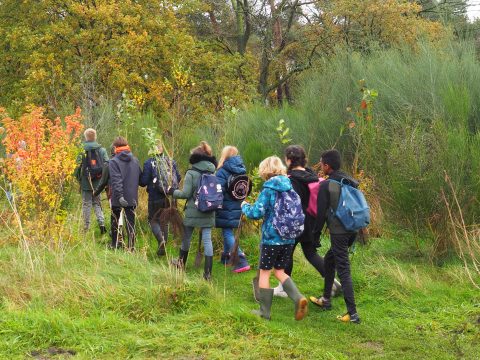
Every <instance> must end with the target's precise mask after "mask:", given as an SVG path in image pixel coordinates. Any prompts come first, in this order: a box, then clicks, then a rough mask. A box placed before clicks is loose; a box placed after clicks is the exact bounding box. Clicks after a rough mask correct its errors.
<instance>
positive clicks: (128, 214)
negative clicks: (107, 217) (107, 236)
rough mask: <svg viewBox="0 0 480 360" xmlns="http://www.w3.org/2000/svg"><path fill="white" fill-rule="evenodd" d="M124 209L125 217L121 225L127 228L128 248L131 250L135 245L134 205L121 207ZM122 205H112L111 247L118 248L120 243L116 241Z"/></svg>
mask: <svg viewBox="0 0 480 360" xmlns="http://www.w3.org/2000/svg"><path fill="white" fill-rule="evenodd" d="M123 209H124V210H125V217H124V219H123V220H124V223H123V226H125V227H126V228H127V234H128V248H129V249H130V250H133V248H134V247H135V207H133V206H130V207H126V208H123ZM121 212H122V207H117V206H114V207H112V247H114V248H119V247H120V246H121V245H122V244H119V242H118V222H119V220H120V214H121Z"/></svg>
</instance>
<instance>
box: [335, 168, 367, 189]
mask: <svg viewBox="0 0 480 360" xmlns="http://www.w3.org/2000/svg"><path fill="white" fill-rule="evenodd" d="M328 178H329V179H332V180H336V181H339V182H341V181H342V179H345V181H344V182H346V183H347V184H348V185H351V186H353V187H355V188H356V187H358V185H359V184H360V183H359V182H358V180H355V179H354V178H353V177H351V176H350V175H348V174H346V173H344V172H343V171H340V170H337V171H334V172H333V173H331V174H330V176H329V177H328Z"/></svg>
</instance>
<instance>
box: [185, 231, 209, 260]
mask: <svg viewBox="0 0 480 360" xmlns="http://www.w3.org/2000/svg"><path fill="white" fill-rule="evenodd" d="M194 229H195V228H194V227H191V226H184V227H183V239H182V247H181V249H182V250H183V251H187V252H188V250H190V241H191V240H192V234H193V230H194ZM202 241H203V249H204V251H205V256H213V244H212V228H202Z"/></svg>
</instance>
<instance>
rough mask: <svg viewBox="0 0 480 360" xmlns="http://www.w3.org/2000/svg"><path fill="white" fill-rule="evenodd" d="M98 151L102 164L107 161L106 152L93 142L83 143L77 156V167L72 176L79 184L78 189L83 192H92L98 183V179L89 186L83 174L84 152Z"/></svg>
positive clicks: (86, 177) (85, 175)
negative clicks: (81, 151)
mask: <svg viewBox="0 0 480 360" xmlns="http://www.w3.org/2000/svg"><path fill="white" fill-rule="evenodd" d="M95 149H98V151H99V153H100V156H101V157H102V159H103V161H104V162H107V161H108V154H107V150H105V148H103V147H102V145H100V144H98V143H97V142H95V141H87V142H85V143H83V150H84V151H83V153H81V154H79V155H78V156H77V167H76V169H75V172H74V175H75V177H76V178H77V180H78V181H79V182H80V188H81V189H82V190H83V191H93V190H94V189H95V188H96V187H97V186H98V183H99V182H100V179H92V184H90V180H89V179H88V174H84V172H83V161H84V159H85V152H86V151H89V150H95Z"/></svg>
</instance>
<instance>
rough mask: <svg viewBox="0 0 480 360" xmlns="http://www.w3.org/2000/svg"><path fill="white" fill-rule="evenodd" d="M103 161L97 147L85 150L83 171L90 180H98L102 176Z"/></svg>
mask: <svg viewBox="0 0 480 360" xmlns="http://www.w3.org/2000/svg"><path fill="white" fill-rule="evenodd" d="M103 163H104V161H103V157H102V156H101V154H100V151H99V149H92V150H86V151H85V156H84V157H83V173H84V174H86V175H87V176H88V177H89V178H90V179H92V180H98V179H100V178H101V177H102V172H103Z"/></svg>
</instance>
